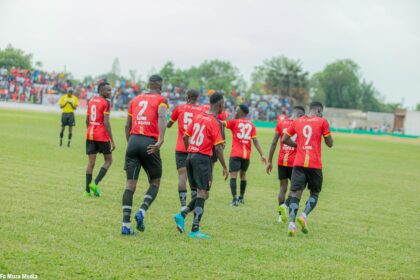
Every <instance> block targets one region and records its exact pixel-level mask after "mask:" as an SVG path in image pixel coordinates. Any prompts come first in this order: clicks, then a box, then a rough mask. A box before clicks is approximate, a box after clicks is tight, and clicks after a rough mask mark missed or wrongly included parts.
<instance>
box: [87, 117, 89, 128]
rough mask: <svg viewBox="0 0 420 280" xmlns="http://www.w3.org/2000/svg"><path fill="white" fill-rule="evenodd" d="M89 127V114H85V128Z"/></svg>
mask: <svg viewBox="0 0 420 280" xmlns="http://www.w3.org/2000/svg"><path fill="white" fill-rule="evenodd" d="M88 127H89V115H86V128H88Z"/></svg>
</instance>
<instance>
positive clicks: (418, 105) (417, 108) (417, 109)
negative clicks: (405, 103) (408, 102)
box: [416, 103, 420, 111]
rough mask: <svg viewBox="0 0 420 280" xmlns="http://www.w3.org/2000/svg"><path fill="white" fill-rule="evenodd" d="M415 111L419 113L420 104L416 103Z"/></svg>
mask: <svg viewBox="0 0 420 280" xmlns="http://www.w3.org/2000/svg"><path fill="white" fill-rule="evenodd" d="M416 111H420V103H417V106H416Z"/></svg>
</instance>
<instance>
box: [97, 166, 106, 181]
mask: <svg viewBox="0 0 420 280" xmlns="http://www.w3.org/2000/svg"><path fill="white" fill-rule="evenodd" d="M107 171H108V169H106V168H104V167H101V170H99V173H98V176H96V179H95V184H99V182H100V181H102V179H103V178H104V177H105V175H106V172H107Z"/></svg>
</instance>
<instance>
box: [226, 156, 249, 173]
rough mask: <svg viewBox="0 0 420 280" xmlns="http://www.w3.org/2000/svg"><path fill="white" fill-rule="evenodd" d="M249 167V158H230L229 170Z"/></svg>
mask: <svg viewBox="0 0 420 280" xmlns="http://www.w3.org/2000/svg"><path fill="white" fill-rule="evenodd" d="M248 167H249V160H248V159H244V158H240V157H231V158H230V159H229V172H237V171H244V172H246V171H247V170H248Z"/></svg>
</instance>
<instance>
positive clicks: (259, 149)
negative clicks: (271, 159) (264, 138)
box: [252, 137, 267, 164]
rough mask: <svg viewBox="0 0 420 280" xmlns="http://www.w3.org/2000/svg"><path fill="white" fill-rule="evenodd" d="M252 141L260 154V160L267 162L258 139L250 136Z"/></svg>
mask: <svg viewBox="0 0 420 280" xmlns="http://www.w3.org/2000/svg"><path fill="white" fill-rule="evenodd" d="M252 142H253V143H254V146H255V148H256V149H257V151H258V153H259V154H260V157H261V161H262V162H264V164H267V159H266V158H265V156H264V152H263V150H262V148H261V146H260V142H259V141H258V138H257V137H254V138H252Z"/></svg>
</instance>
